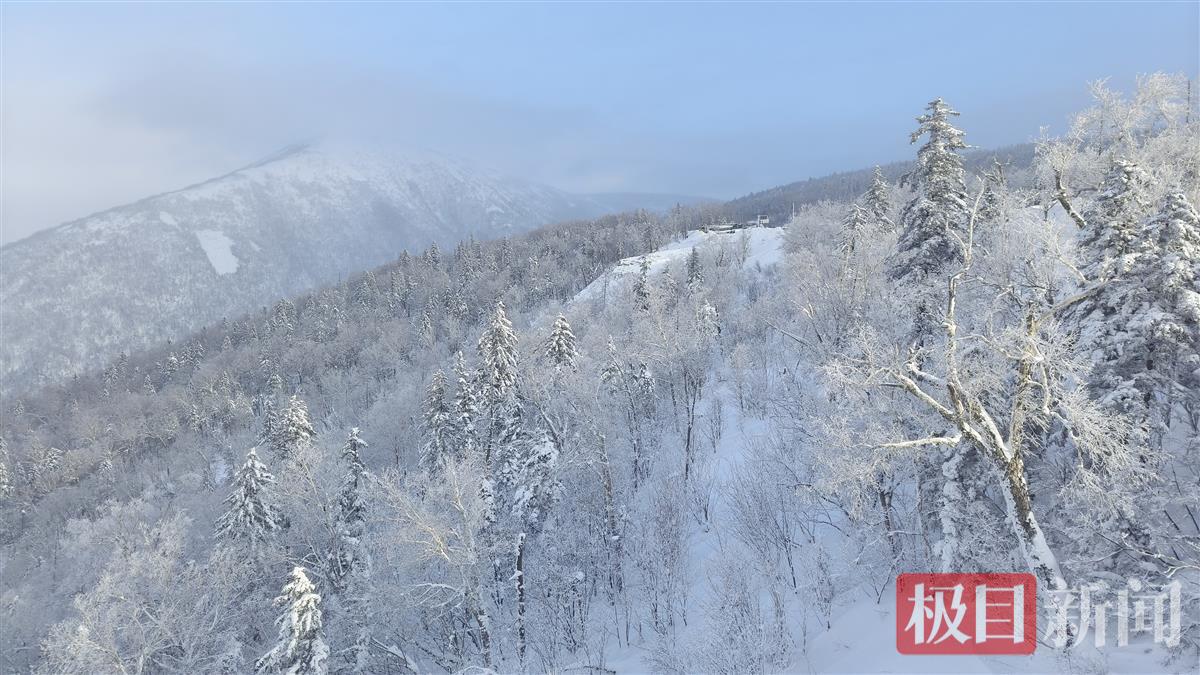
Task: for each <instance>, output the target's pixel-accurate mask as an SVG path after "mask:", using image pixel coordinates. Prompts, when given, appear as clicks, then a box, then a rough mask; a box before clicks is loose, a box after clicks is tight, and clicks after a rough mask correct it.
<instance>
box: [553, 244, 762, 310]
mask: <svg viewBox="0 0 1200 675" xmlns="http://www.w3.org/2000/svg"><path fill="white" fill-rule="evenodd" d="M783 232H784V230H783V228H767V227H751V228H747V229H744V230H738V231H736V232H729V233H721V232H704V231H701V230H692V231H690V232H688V235H687V236H686V237H684V238H682V239H677V240H675V241H673V242H671V243H669V244H666V245H665V246H663V247H662V248H659V249H658V250H656V251H654V252H652V253H648V254H646V255H644V256H640V255H639V256H633V257H630V258H625V259H624V260H622V261H621V262H619V263H617V266H616V267H614V268H613V269H611V270H609V271H607V272H605V273H604V274H602V275H600V276H599V277H597V278H596V279H595V280H594V281H592V282H591V283H590V284H588V285H587V286H585V287H584V289H583V290H582V291H580V292H579V294H578V295H576V296H575V299H574V302H590V301H595V300H603V299H605V298H607V297H609V296H610V295H611V294H612V293H622V292H624V289H625V288H626V287H627V286H629V285H630V284H632V283H633V280H634V279H635V278H636V277H637V276H638V274H640V273H641V269H642V260H643V258H644V259H645V260H646V262H647V263H648V265H649V269H648V272H647V273H648V274H650V275H657V274H661V273H662V272H664V271H666V270H668V269H670V268H676V267H678V266H679V265H682V264H683V263H684V262H685V261H686V260H687V257H688V255H689V254H691V252H692V249H693V248H695V249H698V250H701V251H704V250H705V249H707V248H709V247H717V246H729V247H731V248H732V249H734V250H735V251H736V250H737V249H739V248H740V247H741V246H742V244H743V242H745V245H746V252H745V260H744V262H743V264H742V266H743V268H744V269H747V270H752V269H755V268H757V267H769V266H771V265H774V264H776V263H777V262H779V259H780V257H781V256H782V250H783V249H782V246H783ZM735 255H736V254H735Z"/></svg>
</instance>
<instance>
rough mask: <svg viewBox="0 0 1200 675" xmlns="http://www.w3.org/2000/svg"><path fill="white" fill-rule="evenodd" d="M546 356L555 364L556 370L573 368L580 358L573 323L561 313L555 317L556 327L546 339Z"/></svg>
mask: <svg viewBox="0 0 1200 675" xmlns="http://www.w3.org/2000/svg"><path fill="white" fill-rule="evenodd" d="M546 358H548V359H549V360H550V363H552V364H553V365H554V369H555V370H562V369H564V368H566V369H573V368H574V367H575V361H576V359H578V358H579V350H578V349H577V348H576V346H575V334H574V333H572V332H571V324H569V323H567V317H565V316H563V315H562V314H561V313H560V314H559V315H558V317H556V318H555V319H554V328H552V329H551V331H550V337H549V339H547V340H546Z"/></svg>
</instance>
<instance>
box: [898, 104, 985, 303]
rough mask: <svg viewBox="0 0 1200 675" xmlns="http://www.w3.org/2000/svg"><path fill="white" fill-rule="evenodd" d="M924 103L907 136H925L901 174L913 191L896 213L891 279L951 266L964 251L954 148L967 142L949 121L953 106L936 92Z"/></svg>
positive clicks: (963, 210)
mask: <svg viewBox="0 0 1200 675" xmlns="http://www.w3.org/2000/svg"><path fill="white" fill-rule="evenodd" d="M926 109H927V110H928V111H929V112H927V113H926V114H924V115H921V116H920V117H918V118H917V122H919V123H920V126H919V127H917V130H916V131H914V132H913V133H912V137H911V140H912V142H913V143H916V142H917V141H918V140H919V139H920V138H921V137H922V136H925V135H928V136H929V138H928V140H927V141H926V142H925V145H923V146H921V149H920V150H918V151H917V166H916V168H914V169H913V170H912V172H910V173H909V174H908V175H906V176H905V177H904V182H905V183H906V184H908V185H911V186H912V188H913V189H914V190H915V191H916V195H915V196H914V197H913V199H912V201H910V202H909V203H908V204H906V205H905V206H904V210H903V211H902V212H901V214H900V239H899V241H898V242H897V243H896V252H895V254H894V255H893V256H892V260H891V276H892V278H894V279H902V280H908V279H913V280H920V279H923V278H925V277H927V276H929V275H932V274H938V273H940V272H943V271H945V270H947V269H950V268H956V267H957V265H958V263H960V262H961V261H962V259H963V255H964V251H963V233H964V232H965V229H966V224H967V223H966V221H967V215H968V205H967V190H966V184H965V182H964V180H965V179H964V174H963V163H962V157H960V156H959V154H958V151H959V150H962V149H963V148H966V147H968V146H967V144H966V143H965V142H963V132H962V131H960V130H958V129H956V128H955V127H954V125H953V124H951V119H952V118H954V117H956V116H958V114H959V113H958V112H957V111H955V110H953V109H951V108H950V106H948V105H947V104H946V102H945V101H943V100H942V99H940V98H938V99H934V100H933V101H930V103H929V105H928V106H927V107H926Z"/></svg>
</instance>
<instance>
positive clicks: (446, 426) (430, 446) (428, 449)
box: [421, 369, 454, 472]
mask: <svg viewBox="0 0 1200 675" xmlns="http://www.w3.org/2000/svg"><path fill="white" fill-rule="evenodd" d="M421 407H422V410H421V417H422V426H423V427H424V431H425V444H424V448H423V452H422V453H421V464H422V465H423V466H424V467H425V468H426V469H427V470H429V471H431V472H432V471H436V470H437V469H438V468H439V467H440V466H441V464H442V462H443V461H445V460H446V458H447V457H448V456H449V454H450V453H451V448H452V445H453V443H454V428H453V423H454V411H453V410H451V409H450V404H449V402H448V401H447V400H446V374H445V373H443V372H442V371H441V369H438V370H437V371H436V372H435V373H434V374H433V378H432V379H431V380H430V381H429V387H428V388H427V389H426V390H425V400H424V402H423V404H422V406H421Z"/></svg>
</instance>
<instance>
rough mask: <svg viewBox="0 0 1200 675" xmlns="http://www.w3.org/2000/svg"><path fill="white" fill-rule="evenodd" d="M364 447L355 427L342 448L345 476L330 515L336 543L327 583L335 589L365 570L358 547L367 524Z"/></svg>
mask: <svg viewBox="0 0 1200 675" xmlns="http://www.w3.org/2000/svg"><path fill="white" fill-rule="evenodd" d="M366 447H367V443H366V441H364V440H363V439H362V438H361V437H359V435H358V427H354V428H353V429H351V430H350V437H349V438H347V439H346V444H345V445H343V446H342V461H343V462H344V463H345V464H346V476H345V478H343V479H342V491H341V494H339V495H338V502H337V513H336V514H335V515H334V529H335V530H336V533H337V541H336V542H335V545H334V549H333V551H331V552H330V556H329V581H330V583H331V584H333V587H334V588H335V589H342V588H345V587H346V586H347V585H348V579H350V578H351V577H354V576H355V575H361V574H362V573H363V572H364V571H365V570H366V569H367V568H368V567H369V561H368V559H367V554H366V550H365V549H364V548H363V545H362V537H363V533H364V530H365V528H366V521H367V506H366V501H365V499H364V495H363V492H364V490H365V489H366V477H367V468H366V466H365V465H364V464H363V461H362V451H363V449H364V448H366Z"/></svg>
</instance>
